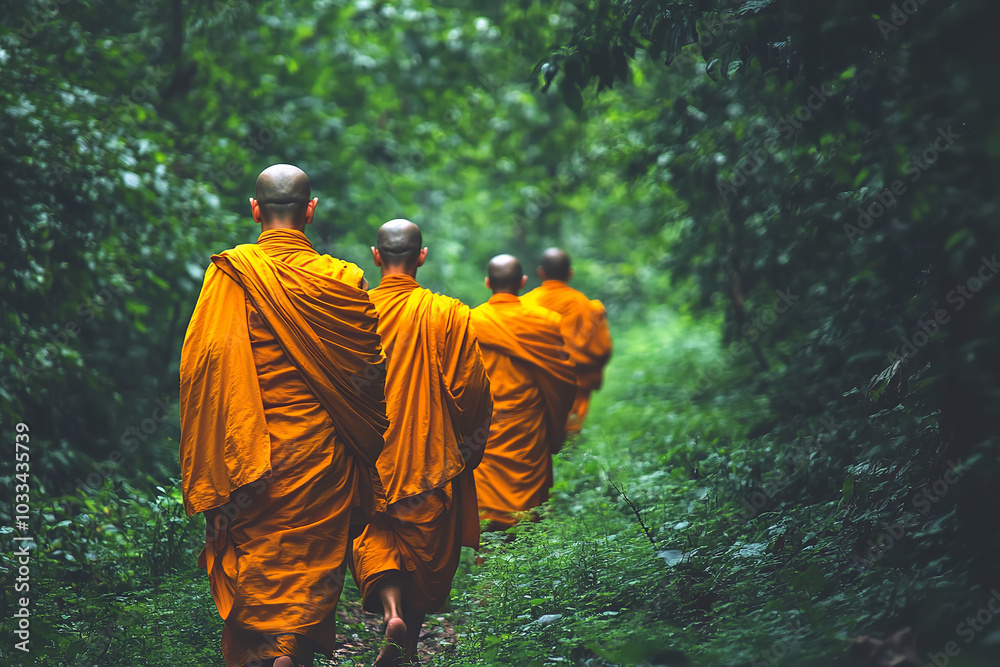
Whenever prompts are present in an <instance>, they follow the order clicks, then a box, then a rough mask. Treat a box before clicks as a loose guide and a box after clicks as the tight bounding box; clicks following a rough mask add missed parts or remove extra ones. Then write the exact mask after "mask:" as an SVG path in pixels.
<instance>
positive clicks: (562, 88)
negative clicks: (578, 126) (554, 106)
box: [559, 79, 583, 114]
mask: <svg viewBox="0 0 1000 667" xmlns="http://www.w3.org/2000/svg"><path fill="white" fill-rule="evenodd" d="M559 92H560V93H561V94H562V98H563V102H565V103H566V106H568V107H569V108H570V109H572V110H573V111H574V112H575V113H577V114H580V113H582V112H583V96H582V95H581V94H580V89H579V88H577V87H576V84H575V83H573V82H571V81H570V80H569V79H563V80H562V82H561V83H560V84H559Z"/></svg>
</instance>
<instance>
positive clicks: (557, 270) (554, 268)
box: [538, 248, 572, 281]
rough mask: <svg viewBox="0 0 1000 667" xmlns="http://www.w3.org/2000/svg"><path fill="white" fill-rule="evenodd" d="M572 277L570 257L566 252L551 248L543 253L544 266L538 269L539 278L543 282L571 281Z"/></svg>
mask: <svg viewBox="0 0 1000 667" xmlns="http://www.w3.org/2000/svg"><path fill="white" fill-rule="evenodd" d="M571 275H572V271H571V270H570V264H569V255H567V254H566V251H565V250H560V249H559V248H549V249H548V250H546V251H545V252H543V253H542V264H541V266H539V267H538V277H539V278H541V279H542V280H563V281H565V280H569V279H570V276H571Z"/></svg>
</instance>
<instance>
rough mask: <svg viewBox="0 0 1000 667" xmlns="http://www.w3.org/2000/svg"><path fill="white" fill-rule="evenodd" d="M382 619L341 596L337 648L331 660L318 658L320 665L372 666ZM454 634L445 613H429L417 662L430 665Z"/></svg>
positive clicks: (452, 641)
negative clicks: (338, 643)
mask: <svg viewBox="0 0 1000 667" xmlns="http://www.w3.org/2000/svg"><path fill="white" fill-rule="evenodd" d="M382 625H383V624H382V619H381V618H380V617H379V616H377V615H375V614H369V613H366V612H365V611H363V610H362V609H361V602H360V600H357V599H353V600H350V599H349V600H345V599H343V598H341V600H340V603H339V604H338V605H337V639H338V640H339V642H340V645H339V647H338V648H337V650H336V651H334V654H333V659H332V660H327V659H324V658H319V659H317V660H316V664H317V665H318V666H319V667H329V666H334V665H336V666H337V667H346V666H347V665H371V664H372V663H374V661H375V656H376V655H377V654H378V651H379V648H380V647H381V645H382V637H383V628H382ZM456 641H457V634H456V632H455V628H454V626H453V625H452V622H451V621H450V620H449V619H448V615H447V614H442V613H436V614H428V615H427V618H426V620H425V621H424V627H423V630H422V631H421V633H420V642H419V643H418V644H417V653H418V655H419V658H420V664H421V665H426V664H430V662H431V660H432V658H433V657H434V656H435V655H436V654H439V653H442V652H444V651H448V650H450V649H451V647H453V646H454V645H455V642H456Z"/></svg>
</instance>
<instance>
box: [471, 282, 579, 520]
mask: <svg viewBox="0 0 1000 667" xmlns="http://www.w3.org/2000/svg"><path fill="white" fill-rule="evenodd" d="M559 321H560V318H559V315H558V314H556V313H554V312H552V311H550V310H546V309H544V308H537V307H532V306H526V305H524V304H523V303H522V302H521V300H520V299H519V298H518V297H517V296H514V295H511V294H503V293H500V294H494V295H493V296H492V297H491V298H490V300H489V301H488V302H487V303H484V304H483V305H481V306H479V307H478V308H475V309H473V311H472V323H473V326H474V327H475V329H476V336H477V337H478V339H479V345H480V347H481V349H482V352H483V361H484V362H485V363H486V372H487V374H488V375H489V378H490V387H491V391H492V394H493V421H492V424H491V426H490V436H489V440H488V441H487V444H486V452H485V453H484V454H483V460H482V463H480V464H479V467H478V468H476V470H475V478H476V490H477V492H478V494H479V515H480V518H481V519H485V520H488V521H491V522H495V523H496V524H498V525H500V526H512V525H514V524H515V523H516V522H517V520H518V519H517V515H518V513H521V512H526V511H529V510H531V509H533V508H535V507H537V506H538V505H541V504H542V503H544V502H545V501H546V500H548V494H549V488H550V487H551V486H552V455H553V454H555V453H556V452H558V451H559V449H560V447H562V443H563V440H564V438H565V428H566V418H567V415H568V414H569V410H570V408H571V406H572V404H573V400H574V397H575V394H576V376H575V374H574V372H573V365H572V362H571V361H570V359H569V353H568V352H567V350H566V349H565V345H564V342H563V338H562V334H561V333H560V324H559Z"/></svg>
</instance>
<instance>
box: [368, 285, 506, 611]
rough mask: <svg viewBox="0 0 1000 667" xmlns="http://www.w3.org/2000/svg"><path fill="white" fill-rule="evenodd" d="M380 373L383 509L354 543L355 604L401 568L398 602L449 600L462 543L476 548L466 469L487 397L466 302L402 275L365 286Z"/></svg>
mask: <svg viewBox="0 0 1000 667" xmlns="http://www.w3.org/2000/svg"><path fill="white" fill-rule="evenodd" d="M369 296H370V297H371V300H372V303H374V304H375V308H376V310H377V311H378V316H379V323H378V331H379V333H380V334H381V335H382V347H383V349H384V350H385V354H386V358H387V365H388V375H387V377H386V385H385V390H386V405H387V412H388V416H389V430H388V431H386V434H385V449H383V450H382V454H381V456H379V459H378V464H377V465H378V471H379V475H380V476H381V478H382V483H383V485H384V486H385V489H386V497H387V501H388V507H387V508H386V511H385V512H378V513H376V515H375V517H374V519H373V520H372V522H371V524H369V525H368V527H367V528H365V531H364V532H363V533H362V534H361V536H360V537H358V538H357V539H356V540H355V541H354V562H353V567H352V572H353V574H354V577H355V580H356V581H357V583H358V589H359V590H360V591H361V595H362V600H363V604H364V608H365V609H366V610H368V611H371V612H374V613H381V612H382V601H381V599H380V597H379V595H378V592H377V587H378V583H379V582H380V581H381V580H382V579H383V578H384V577H385V576H386V575H388V574H390V573H393V572H398V573H402V575H403V577H402V586H403V600H404V601H405V604H407V605H408V606H411V607H413V608H415V609H418V610H420V611H424V612H428V611H438V610H440V609H443V608H444V607H445V606H446V605H447V603H448V597H449V595H450V593H451V584H452V580H453V579H454V576H455V570H456V569H457V568H458V560H459V555H460V554H461V548H462V546H470V547H473V548H478V547H479V515H478V507H477V502H476V485H475V480H474V479H473V476H472V470H473V468H475V467H476V466H477V465H478V464H479V461H480V460H481V459H482V456H483V451H484V449H485V447H486V441H487V438H488V436H489V429H490V419H491V416H492V412H493V401H492V399H491V396H490V383H489V378H488V377H487V376H486V369H485V367H484V365H483V360H482V355H481V354H480V351H479V345H478V344H477V343H476V336H475V333H474V331H473V329H472V324H471V317H470V314H469V308H468V307H467V306H465V305H463V304H462V303H461V302H459V301H457V300H455V299H452V298H449V297H446V296H441V295H438V294H434V293H432V292H431V291H429V290H426V289H423V288H421V287H420V285H419V284H418V283H417V281H416V280H414V279H413V278H411V277H410V276H408V275H405V274H393V275H388V276H385V277H383V278H382V282H381V283H380V284H379V286H378V287H377V288H375V289H373V290H372V291H371V292H369Z"/></svg>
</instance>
